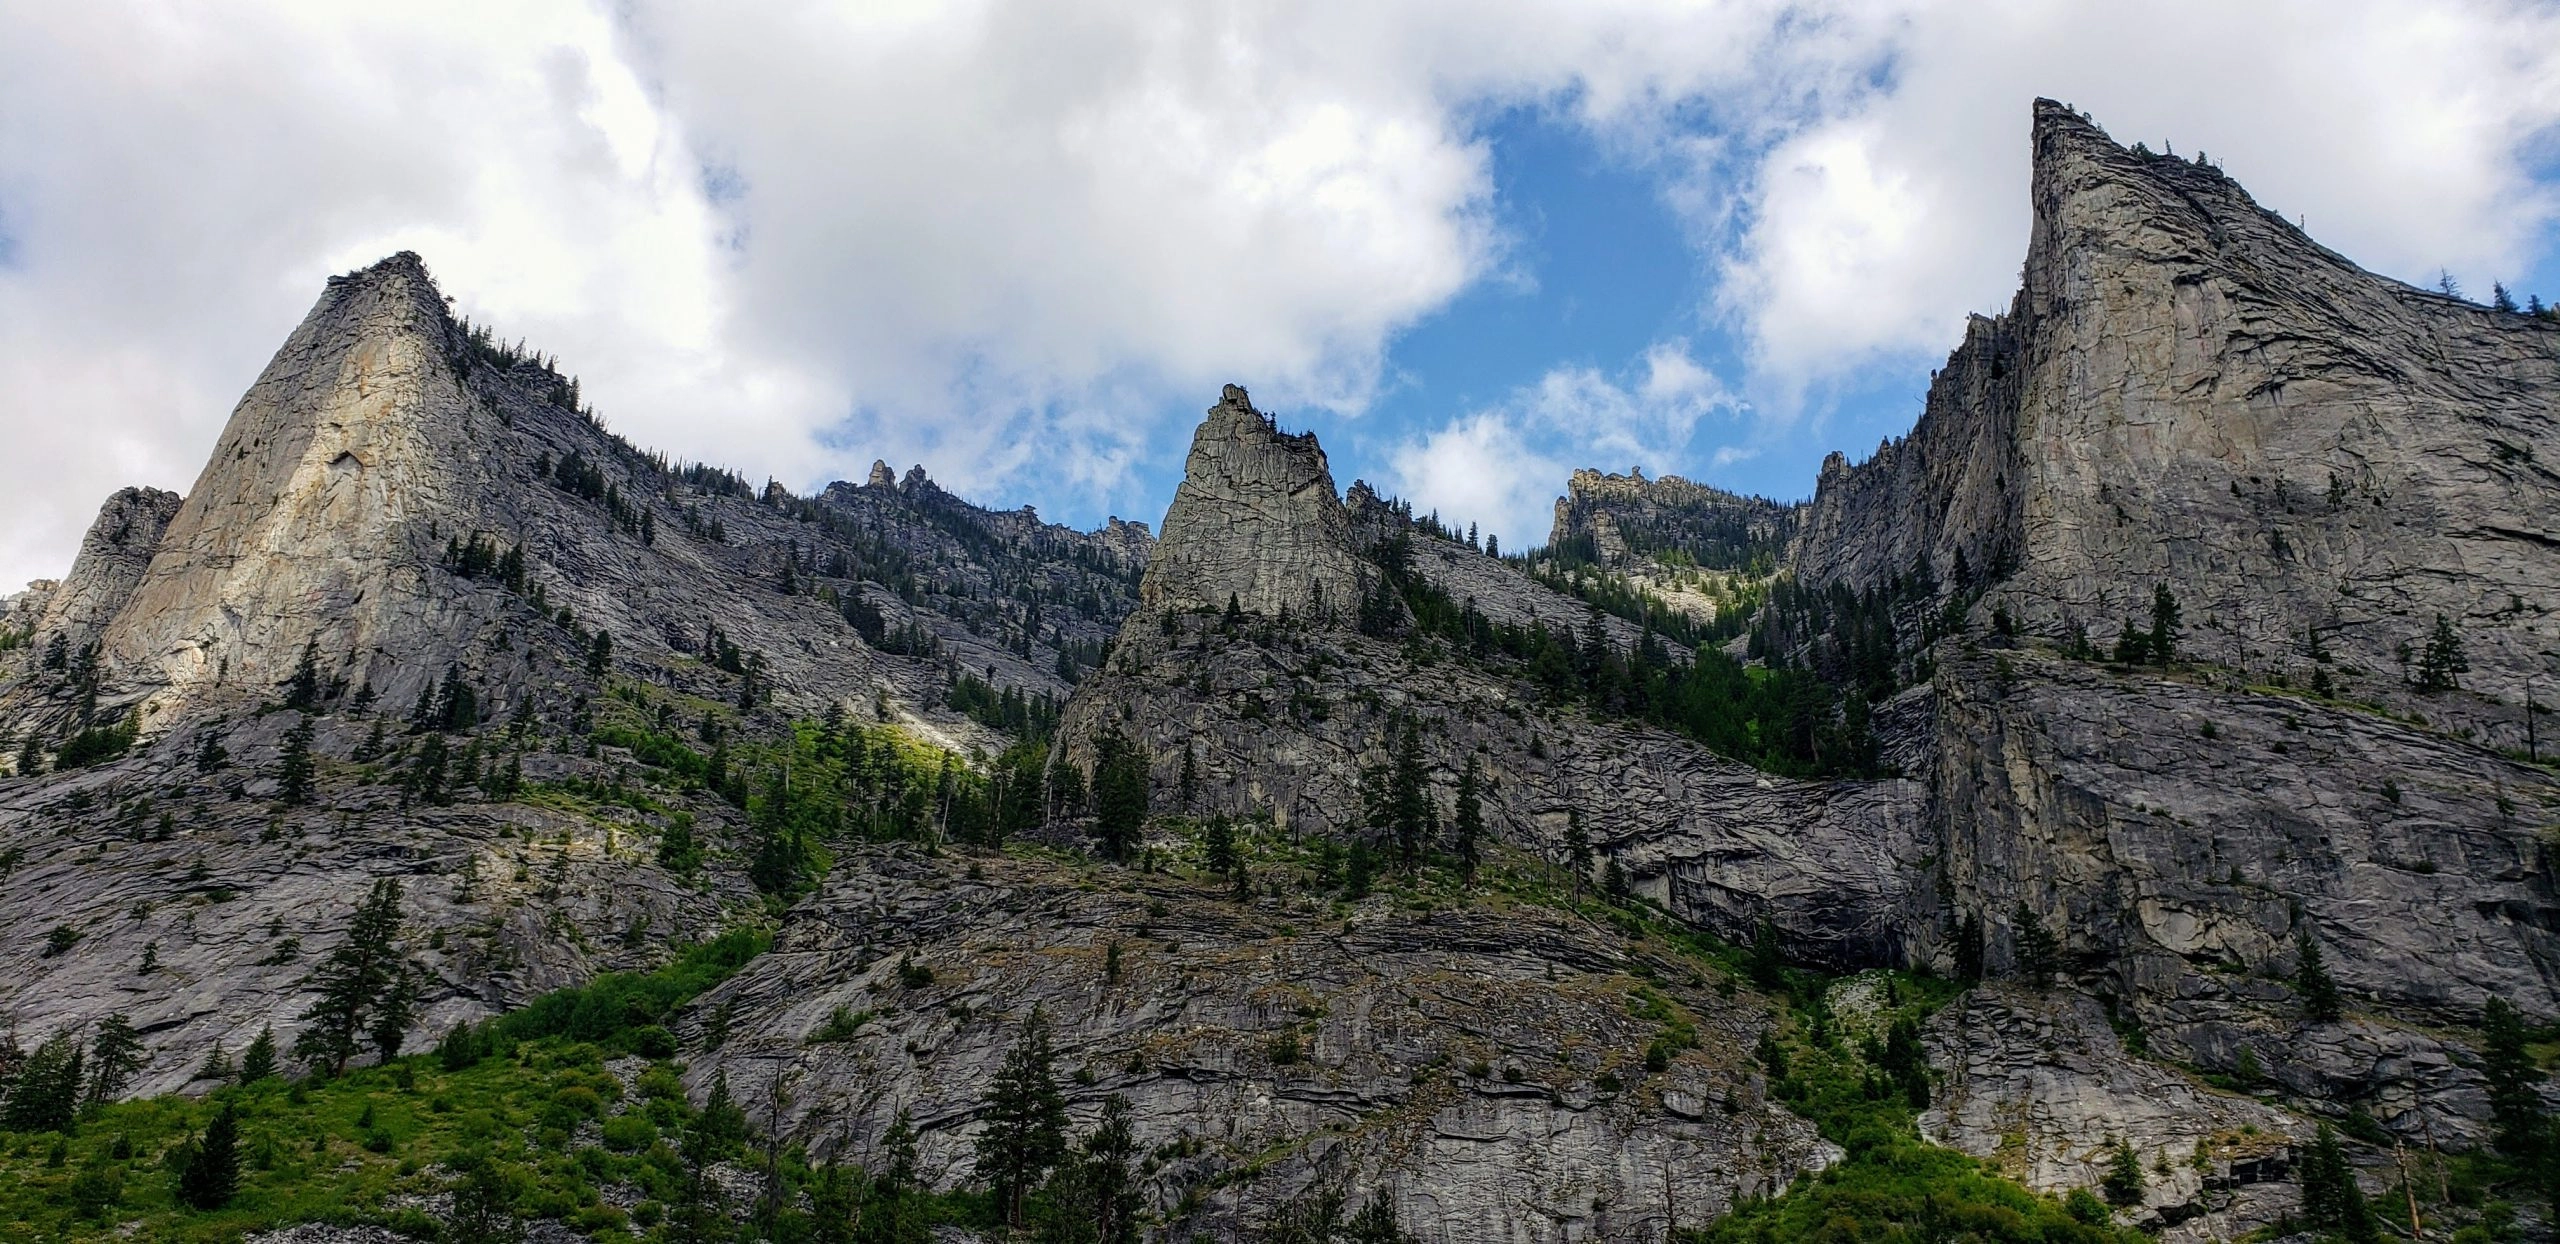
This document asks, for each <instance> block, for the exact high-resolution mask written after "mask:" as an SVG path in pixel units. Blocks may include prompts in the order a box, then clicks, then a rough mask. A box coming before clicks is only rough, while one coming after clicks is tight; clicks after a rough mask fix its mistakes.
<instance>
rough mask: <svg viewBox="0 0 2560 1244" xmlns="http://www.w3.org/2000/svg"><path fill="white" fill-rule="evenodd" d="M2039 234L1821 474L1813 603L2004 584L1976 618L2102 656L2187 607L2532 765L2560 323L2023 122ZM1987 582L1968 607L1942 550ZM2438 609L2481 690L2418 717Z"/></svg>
mask: <svg viewBox="0 0 2560 1244" xmlns="http://www.w3.org/2000/svg"><path fill="white" fill-rule="evenodd" d="M2034 155H2035V160H2034V176H2033V186H2032V192H2031V193H2032V196H2033V202H2034V208H2035V225H2034V232H2033V235H2032V237H2031V239H2030V243H2029V246H2028V252H2027V260H2026V265H2025V280H2024V284H2023V287H2022V288H2021V290H2020V291H2019V294H2018V297H2017V300H2016V302H2015V304H2014V305H2013V306H2012V308H2011V309H2010V311H2009V313H2008V314H2007V315H2005V316H2002V317H2000V318H1998V319H1991V320H1977V321H1975V323H1974V325H1973V326H1972V328H1971V329H1970V330H1969V331H1968V333H1967V337H1966V341H1965V344H1964V346H1963V347H1962V348H1960V349H1959V350H1958V351H1957V352H1956V354H1955V355H1954V356H1953V357H1952V358H1951V359H1950V360H1949V363H1948V366H1947V367H1946V369H1945V370H1943V371H1941V372H1940V373H1939V374H1938V377H1937V379H1936V382H1935V383H1934V384H1933V385H1932V387H1931V390H1930V397H1929V405H1928V410H1927V413H1926V414H1925V415H1924V417H1923V419H1922V421H1921V424H1920V425H1919V427H1917V428H1916V429H1915V430H1914V431H1913V433H1912V435H1911V436H1910V437H1909V438H1907V439H1906V440H1904V441H1902V442H1899V443H1896V444H1893V445H1888V446H1886V447H1883V448H1881V449H1880V450H1879V451H1878V453H1877V455H1876V456H1875V457H1874V458H1873V459H1871V460H1869V461H1868V462H1866V463H1864V464H1861V465H1860V466H1857V467H1855V468H1851V467H1848V466H1846V465H1845V463H1838V462H1835V463H1830V464H1826V466H1825V468H1824V472H1823V477H1822V481H1821V485H1820V488H1819V490H1818V492H1817V495H1816V499H1815V501H1814V504H1813V509H1812V512H1811V513H1810V514H1809V515H1808V516H1807V518H1806V521H1805V527H1804V533H1803V535H1802V536H1801V537H1799V539H1798V542H1797V546H1796V550H1795V565H1796V568H1797V571H1798V573H1799V575H1800V576H1801V577H1803V578H1805V579H1806V580H1808V581H1811V582H1817V583H1818V582H1826V581H1829V580H1832V579H1847V580H1849V581H1850V582H1851V583H1852V585H1853V586H1870V585H1878V584H1881V583H1882V582H1883V581H1884V579H1885V578H1886V577H1888V576H1890V575H1891V574H1894V573H1904V572H1908V571H1909V570H1911V569H1912V567H1913V566H1914V565H1915V564H1917V563H1918V562H1921V561H1926V562H1927V563H1928V564H1929V568H1930V570H1931V572H1932V574H1933V577H1934V579H1935V580H1936V581H1937V582H1940V583H1943V584H1948V585H1950V586H1974V587H1979V586H1980V585H1982V584H1985V583H1987V582H1989V581H1991V580H1998V581H1999V587H1998V589H1997V591H1996V592H1995V593H1993V596H1992V599H1991V600H1989V601H1988V602H1986V603H1985V604H1984V605H1983V606H1981V608H1982V609H1983V610H1984V611H1986V612H1987V611H1988V610H1989V609H1990V608H1992V607H1995V606H1996V607H2000V608H2004V609H2006V610H2007V611H2008V612H2009V613H2010V614H2012V615H2013V616H2014V617H2015V618H2017V619H2018V621H2019V623H2020V624H2021V625H2022V626H2024V627H2025V628H2026V629H2027V630H2028V631H2029V632H2030V633H2034V634H2039V635H2042V636H2044V637H2046V638H2049V639H2053V640H2060V639H2062V638H2064V637H2065V636H2067V635H2069V634H2071V633H2073V632H2074V630H2075V628H2076V629H2078V630H2084V631H2085V632H2087V633H2088V634H2090V635H2091V636H2093V637H2095V638H2096V639H2097V640H2098V641H2099V642H2100V643H2102V644H2103V643H2105V642H2107V641H2108V640H2109V639H2111V638H2112V637H2113V636H2114V635H2115V634H2116V632H2117V630H2118V629H2119V627H2120V626H2121V624H2122V622H2123V621H2124V619H2126V618H2128V617H2135V618H2140V619H2145V620H2147V616H2148V611H2149V603H2150V598H2151V593H2152V590H2153V588H2154V586H2155V585H2158V584H2167V585H2168V586H2169V587H2170V588H2171V589H2172V591H2173V593H2174V594H2175V596H2176V597H2177V599H2178V600H2179V602H2180V603H2181V605H2182V606H2183V610H2184V614H2185V620H2186V624H2187V628H2188V633H2187V636H2186V638H2185V641H2184V646H2183V648H2182V651H2185V652H2186V653H2188V654H2190V655H2192V656H2194V657H2198V658H2201V659H2208V660H2212V661H2215V662H2219V663H2224V664H2228V665H2231V666H2234V667H2237V668H2242V669H2248V670H2253V671H2258V672H2260V674H2261V675H2262V676H2265V675H2269V674H2285V675H2290V676H2291V677H2292V678H2293V680H2294V681H2296V682H2297V683H2299V682H2301V681H2303V680H2305V679H2307V677H2308V676H2309V672H2310V670H2311V669H2312V667H2313V666H2314V665H2315V664H2320V665H2327V666H2329V667H2330V670H2329V672H2330V675H2331V677H2332V678H2333V680H2334V681H2336V682H2337V683H2339V684H2340V685H2342V686H2344V687H2347V688H2350V689H2351V690H2352V692H2353V693H2354V694H2356V695H2358V696H2360V697H2364V698H2373V699H2378V700H2381V701H2383V702H2387V703H2392V704H2394V705H2395V706H2401V707H2404V708H2410V707H2415V708H2417V709H2418V711H2422V712H2424V713H2425V714H2426V715H2427V716H2429V717H2430V718H2439V717H2449V718H2452V719H2455V720H2458V721H2461V722H2464V723H2466V724H2470V725H2472V726H2473V727H2474V728H2475V730H2476V731H2478V732H2480V733H2482V734H2484V735H2486V736H2488V737H2490V738H2493V739H2494V740H2496V741H2498V742H2500V743H2502V744H2505V745H2509V746H2521V745H2522V744H2523V742H2524V738H2523V728H2522V710H2521V707H2520V705H2521V703H2522V701H2523V699H2524V691H2525V687H2524V683H2525V680H2526V679H2527V678H2528V677H2533V676H2536V675H2539V674H2543V673H2545V672H2547V671H2545V669H2544V662H2545V658H2544V657H2543V656H2542V655H2541V654H2542V652H2543V650H2545V649H2547V648H2548V647H2549V646H2550V638H2549V637H2550V635H2551V634H2552V632H2553V629H2554V627H2555V626H2560V621H2555V615H2554V614H2553V613H2552V610H2553V609H2554V608H2556V607H2560V605H2555V603H2554V601H2555V592H2560V552H2555V549H2560V536H2555V535H2554V534H2553V533H2552V532H2550V531H2547V530H2545V529H2544V528H2545V526H2546V524H2545V523H2544V521H2543V519H2542V518H2541V517H2539V516H2542V515H2547V514H2548V513H2550V512H2551V511H2552V509H2553V505H2554V502H2555V501H2560V475H2554V474H2553V473H2552V472H2551V471H2550V470H2549V469H2547V468H2545V467H2543V466H2541V465H2539V464H2540V463H2543V462H2550V461H2553V460H2554V455H2555V454H2560V431H2555V425H2554V424H2553V423H2552V421H2551V419H2550V410H2551V407H2552V403H2553V401H2554V400H2555V394H2560V323H2553V322H2551V321H2547V320H2540V319H2536V318H2533V317H2529V316H2524V315H2519V314H2515V313H2511V312H2502V311H2497V310H2493V309H2491V308H2487V307H2481V306H2477V305H2474V304H2470V303H2466V302H2463V301H2461V300H2459V299H2455V298H2450V297H2446V296H2444V295H2442V294H2437V293H2433V292H2429V291H2423V290H2418V289H2414V288H2411V287H2409V286H2406V285H2403V284H2400V283H2399V282H2396V281H2392V280H2388V279H2386V278H2382V277H2379V276H2376V275H2374V274H2372V273H2369V272H2366V271H2364V270H2362V269H2360V268H2357V267H2356V266H2355V265H2354V264H2353V263H2351V262H2349V261H2348V260H2347V259H2345V258H2344V257H2342V256H2340V255H2338V254H2336V253H2335V252H2333V251H2330V250H2328V249H2326V248H2325V247H2322V246H2320V245H2318V244H2317V243H2314V242H2313V241H2311V239H2310V238H2308V237H2306V236H2305V235H2304V234H2303V233H2302V232H2301V230H2300V229H2298V228H2296V227H2295V226H2294V225H2293V224H2291V223H2289V222H2287V221H2285V220H2284V219H2283V218H2281V217H2280V216H2277V215H2275V214H2274V213H2272V212H2269V211H2267V210H2265V209H2264V208H2261V207H2260V206H2258V205H2257V203H2256V202H2254V201H2253V200H2252V199H2251V198H2250V197H2249V195H2248V193H2247V192H2246V191H2245V190H2243V189H2242V188H2241V187H2240V185H2239V183H2237V182H2235V181H2233V180H2231V179H2230V178H2228V177H2226V176H2224V175H2223V174H2222V172H2221V170H2220V169H2218V168H2216V167H2213V166H2211V165H2209V164H2205V163H2201V162H2198V161H2189V160H2184V159H2180V158H2177V157H2173V156H2158V155H2151V154H2148V153H2146V152H2143V151H2141V150H2139V149H2135V150H2126V149H2125V148H2122V147H2118V146H2116V145H2115V144H2114V143H2112V142H2110V141H2108V139H2107V137H2106V135H2105V134H2103V133H2102V132H2100V131H2099V130H2098V129H2097V128H2096V127H2095V126H2094V125H2091V124H2090V123H2089V122H2088V121H2087V120H2085V119H2084V118H2082V117H2080V116H2079V115H2077V114H2075V113H2073V112H2071V111H2070V110H2069V109H2067V108H2064V107H2063V106H2061V105H2059V104H2055V103H2052V102H2050V101H2041V102H2039V103H2038V104H2037V106H2036V113H2035V131H2034ZM1958 551H1962V552H1964V553H1966V554H1967V564H1968V567H1969V569H1970V570H1971V571H1972V572H1973V575H1974V576H1975V582H1974V583H1973V584H1971V585H1958V584H1956V583H1955V578H1956V576H1955V575H1954V574H1953V569H1954V556H1955V554H1956V552H1958ZM2439 614H2441V615H2443V616H2444V617H2445V618H2446V619H2447V620H2448V621H2449V622H2450V623H2451V624H2452V625H2453V626H2455V627H2456V628H2457V630H2458V631H2459V632H2460V633H2461V634H2462V635H2463V637H2464V641H2465V646H2466V649H2467V652H2468V656H2469V658H2470V665H2471V672H2470V673H2469V675H2468V676H2467V677H2466V678H2465V679H2464V686H2465V687H2468V688H2470V689H2472V691H2474V692H2475V693H2477V696H2476V697H2463V696H2445V697H2435V698H2431V699H2426V700H2423V701H2421V700H2413V699H2412V698H2411V697H2410V696H2408V695H2407V693H2406V692H2405V691H2404V689H2403V685H2404V683H2405V681H2406V680H2407V674H2408V671H2407V668H2406V662H2404V661H2403V660H2402V659H2401V651H2402V645H2404V644H2408V645H2415V646H2417V647H2420V648H2423V646H2424V645H2425V643H2426V640H2427V638H2428V632H2429V631H2430V630H2431V629H2432V625H2433V619H2434V618H2435V617H2436V616H2437V615H2439Z"/></svg>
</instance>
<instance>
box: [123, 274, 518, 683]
mask: <svg viewBox="0 0 2560 1244" xmlns="http://www.w3.org/2000/svg"><path fill="white" fill-rule="evenodd" d="M460 350H461V334H460V331H459V329H458V328H457V327H456V326H455V324H454V323H453V320H452V318H451V317H450V316H449V315H448V314H447V312H446V310H445V303H444V298H443V296H442V295H441V294H440V293H438V292H437V290H436V287H435V283H434V282H433V280H431V279H430V278H429V277H428V275H427V270H426V265H425V264H424V263H422V262H421V261H420V260H419V258H418V256H416V255H415V254H412V253H409V252H406V251H404V252H401V253H400V254H397V255H393V256H391V257H390V258H388V259H385V260H383V261H381V262H380V263H377V264H375V265H373V266H372V267H370V268H366V269H364V270H362V271H359V272H355V273H351V274H348V275H345V276H337V277H332V278H330V280H329V285H328V288H327V289H326V291H324V292H323V293H322V294H321V296H320V300H319V302H318V303H317V304H316V305H314V306H313V307H312V309H311V311H310V313H309V314H308V315H306V316H305V317H304V318H303V321H302V323H301V325H300V326H299V327H297V328H296V329H295V330H294V332H293V335H292V336H291V337H290V338H288V339H287V340H286V342H285V344H284V346H283V348H282V349H279V350H278V351H277V352H276V355H275V358H274V359H273V360H272V361H270V362H269V363H268V364H267V367H266V370H265V371H264V372H262V373H260V375H259V377H258V380H257V382H256V383H255V384H253V385H251V386H250V388H249V391H248V393H247V394H246V395H244V396H243V397H242V398H241V399H240V403H239V405H238V406H237V407H235V408H234V409H233V411H232V413H231V419H230V422H229V423H228V424H227V425H226V426H225V427H224V429H223V432H222V438H221V440H220V442H219V443H218V444H217V445H216V447H215V449H214V453H213V456H212V458H211V460H209V461H208V462H207V463H206V464H205V468H204V471H203V473H202V474H201V475H199V476H198V477H197V478H196V483H195V487H194V488H192V489H191V490H189V492H188V495H187V498H186V501H185V502H184V504H182V505H180V506H179V507H178V510H177V514H176V516H175V517H174V518H173V519H171V520H170V522H169V525H168V530H167V532H166V533H165V534H164V535H163V536H162V538H161V539H160V541H159V548H158V551H157V554H156V555H155V556H154V557H153V559H152V561H151V565H150V567H149V569H147V570H146V571H144V572H143V574H142V575H141V581H140V583H139V584H138V585H136V587H135V588H134V590H133V593H132V596H131V599H130V600H129V601H128V602H127V603H126V605H125V607H124V609H123V610H122V612H121V613H120V615H119V616H118V617H117V618H116V620H115V621H114V622H113V623H112V624H111V625H110V626H109V627H108V628H107V633H106V636H105V640H104V660H105V663H106V667H107V669H108V670H109V671H110V672H111V678H112V680H113V681H114V682H116V683H118V684H120V685H122V686H123V687H124V688H126V689H127V690H128V691H129V692H130V693H131V694H130V697H129V698H134V697H139V698H148V699H151V700H153V701H154V702H155V703H156V702H162V701H165V700H167V699H168V698H170V697H172V696H175V695H182V694H184V693H185V692H187V691H189V690H190V689H193V688H196V687H200V686H204V685H208V684H212V683H216V682H226V683H228V684H231V685H247V686H257V685H262V684H271V683H272V682H274V681H275V680H277V679H281V678H283V677H285V676H286V675H287V674H288V673H290V671H291V669H292V666H293V665H294V663H295V662H296V661H297V660H298V659H299V658H300V656H301V653H302V649H303V648H304V646H305V645H306V644H309V643H313V642H315V641H317V642H319V643H320V644H321V645H322V647H323V648H324V649H328V650H331V651H333V652H336V653H341V654H344V653H349V652H355V651H361V650H377V651H387V652H393V653H400V654H402V655H407V656H412V657H415V656H421V655H427V654H426V652H425V651H424V649H426V648H429V647H438V648H440V647H441V646H442V644H443V643H444V642H445V641H444V638H443V635H442V633H441V628H440V626H438V625H437V623H438V621H439V619H437V617H436V615H437V613H438V609H437V606H436V605H435V603H434V602H433V601H431V600H430V599H428V596H427V590H426V586H425V584H424V583H423V582H422V581H421V578H420V574H419V567H420V565H421V564H422V562H424V561H426V560H428V559H429V558H430V557H431V556H432V553H431V550H430V546H431V545H433V544H434V543H435V541H434V539H433V537H432V535H431V531H433V530H435V529H438V528H441V529H442V530H443V531H445V532H446V533H447V534H451V533H453V532H455V531H457V530H458V529H460V528H462V527H465V526H467V525H468V523H469V516H470V515H471V514H473V513H474V512H475V510H476V507H477V506H478V505H479V504H480V500H481V498H483V497H484V496H485V495H486V493H487V491H488V490H487V489H485V488H484V487H483V484H484V483H485V479H486V475H487V471H486V469H485V468H486V465H487V464H485V463H484V461H483V459H484V455H485V454H486V453H488V452H489V447H490V446H491V445H492V444H493V443H495V442H497V441H499V440H501V439H503V438H500V437H498V436H497V435H496V432H497V431H498V429H497V427H496V420H495V419H494V417H493V416H491V415H490V414H489V413H488V411H487V410H486V409H485V408H483V407H482V406H481V405H480V404H479V403H477V402H475V401H474V400H472V399H471V398H470V397H469V396H468V395H467V393H466V392H465V389H464V387H463V385H462V382H461V379H460V377H459V375H458V372H457V368H456V364H457V359H458V357H459V354H460Z"/></svg>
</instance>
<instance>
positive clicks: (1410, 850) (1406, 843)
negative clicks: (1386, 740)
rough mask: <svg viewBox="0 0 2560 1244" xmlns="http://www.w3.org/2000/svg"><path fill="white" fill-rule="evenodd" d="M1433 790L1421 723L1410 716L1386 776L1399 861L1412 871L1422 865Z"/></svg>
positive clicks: (1397, 742)
mask: <svg viewBox="0 0 2560 1244" xmlns="http://www.w3.org/2000/svg"><path fill="white" fill-rule="evenodd" d="M1430 798H1431V796H1430V790H1429V789H1428V787H1426V786H1425V785H1424V774H1423V767H1422V723H1421V721H1420V720H1418V719H1417V718H1415V717H1412V716H1410V715H1408V716H1407V717H1406V718H1405V719H1404V729H1403V730H1402V731H1401V732H1400V733H1398V735H1397V736H1396V747H1395V760H1394V762H1393V766H1392V768H1391V769H1390V770H1389V775H1388V779H1387V806H1388V809H1389V813H1388V814H1389V817H1390V818H1391V819H1390V826H1391V827H1392V828H1393V829H1394V831H1395V840H1396V860H1397V863H1398V864H1400V865H1401V866H1402V867H1403V868H1404V869H1405V871H1407V872H1411V871H1413V870H1414V869H1415V868H1417V867H1420V866H1421V864H1422V844H1423V836H1424V830H1425V828H1426V825H1425V823H1424V818H1425V816H1426V814H1427V813H1428V811H1429V808H1430Z"/></svg>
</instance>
